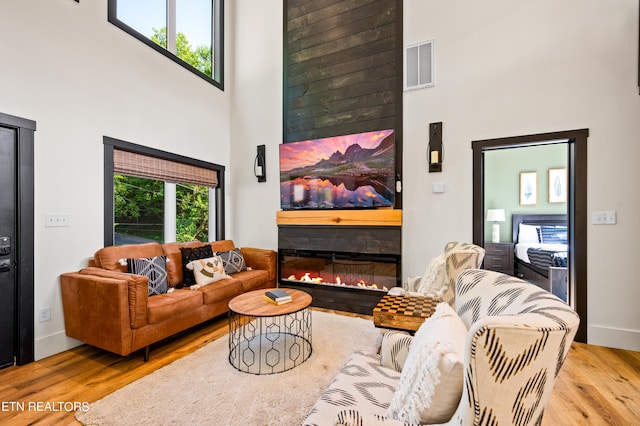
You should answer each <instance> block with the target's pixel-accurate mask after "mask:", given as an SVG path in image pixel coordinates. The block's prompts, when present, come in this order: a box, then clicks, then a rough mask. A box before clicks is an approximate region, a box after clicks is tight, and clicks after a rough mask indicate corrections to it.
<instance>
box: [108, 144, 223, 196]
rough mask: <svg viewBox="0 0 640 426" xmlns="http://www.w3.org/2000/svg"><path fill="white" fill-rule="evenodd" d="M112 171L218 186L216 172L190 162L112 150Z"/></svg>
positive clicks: (142, 176) (128, 174)
mask: <svg viewBox="0 0 640 426" xmlns="http://www.w3.org/2000/svg"><path fill="white" fill-rule="evenodd" d="M113 173H116V174H121V175H127V176H135V177H141V178H148V179H156V180H162V181H165V182H174V183H191V184H195V185H203V186H209V187H217V186H218V172H217V171H215V170H210V169H205V168H202V167H197V166H192V165H190V164H184V163H177V162H175V161H170V160H164V159H162V158H156V157H149V156H147V155H142V154H137V153H135V152H129V151H121V150H119V149H114V150H113Z"/></svg>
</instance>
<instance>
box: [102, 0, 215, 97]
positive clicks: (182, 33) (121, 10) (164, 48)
mask: <svg viewBox="0 0 640 426" xmlns="http://www.w3.org/2000/svg"><path fill="white" fill-rule="evenodd" d="M108 2H109V18H108V19H109V22H111V23H112V24H114V25H115V26H117V27H118V28H120V29H122V30H123V31H125V32H127V33H128V34H130V35H132V36H134V37H135V38H137V39H138V40H140V41H142V42H143V43H145V44H146V45H148V46H150V47H152V48H153V49H155V50H157V51H158V52H160V53H162V54H163V55H165V56H167V57H168V58H170V59H172V60H173V61H175V62H177V63H178V64H180V65H181V66H183V67H185V68H186V69H188V70H190V71H191V72H193V73H194V74H196V75H198V76H200V77H201V78H204V79H205V80H207V81H209V82H210V83H212V84H214V85H215V86H216V87H218V88H220V89H223V88H224V84H223V66H222V63H223V60H222V58H223V45H224V43H223V34H224V26H223V22H224V0H108Z"/></svg>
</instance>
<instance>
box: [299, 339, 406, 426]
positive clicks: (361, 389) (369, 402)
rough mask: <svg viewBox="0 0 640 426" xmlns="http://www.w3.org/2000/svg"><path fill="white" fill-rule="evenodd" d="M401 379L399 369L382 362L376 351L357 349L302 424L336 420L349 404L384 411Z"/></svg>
mask: <svg viewBox="0 0 640 426" xmlns="http://www.w3.org/2000/svg"><path fill="white" fill-rule="evenodd" d="M399 379H400V373H398V372H397V371H395V370H392V369H389V368H385V367H383V366H381V365H380V360H379V358H378V357H377V356H376V355H375V354H369V353H366V352H363V351H357V352H355V353H354V354H353V355H351V357H350V358H349V359H348V360H347V362H346V363H345V365H344V367H342V369H341V370H340V372H339V373H338V374H337V375H336V377H335V379H333V382H331V385H329V387H328V388H327V389H326V390H325V391H324V393H323V394H322V396H321V397H320V399H319V400H318V401H316V403H315V405H314V406H313V408H312V409H311V412H310V413H309V415H308V416H307V418H306V419H305V420H304V422H303V424H304V425H333V424H336V417H337V414H338V413H339V412H341V411H342V410H345V409H350V408H352V409H358V410H360V411H362V412H366V413H369V414H378V415H384V414H385V412H386V410H387V408H388V407H389V401H390V400H391V398H392V396H393V393H394V392H395V390H396V387H397V386H398V381H399Z"/></svg>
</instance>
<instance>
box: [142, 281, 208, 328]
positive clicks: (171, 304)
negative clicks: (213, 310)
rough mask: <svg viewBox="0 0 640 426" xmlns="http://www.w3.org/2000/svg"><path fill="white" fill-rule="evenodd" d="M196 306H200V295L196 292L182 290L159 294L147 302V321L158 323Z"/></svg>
mask: <svg viewBox="0 0 640 426" xmlns="http://www.w3.org/2000/svg"><path fill="white" fill-rule="evenodd" d="M198 306H202V293H200V292H198V291H191V290H186V289H182V290H175V291H173V292H171V293H165V294H160V295H158V296H154V297H150V298H149V301H148V302H147V321H148V322H149V324H155V323H159V322H162V321H164V320H167V319H170V318H172V317H174V316H176V315H178V314H181V313H184V312H186V311H188V310H191V309H196V308H197V307H198Z"/></svg>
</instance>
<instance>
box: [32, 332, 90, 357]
mask: <svg viewBox="0 0 640 426" xmlns="http://www.w3.org/2000/svg"><path fill="white" fill-rule="evenodd" d="M82 344H83V343H82V342H81V341H80V340H76V339H72V338H71V337H67V335H66V334H65V332H64V331H61V332H59V333H54V334H49V335H47V336H43V337H39V338H37V339H35V340H34V352H35V353H34V358H35V360H36V361H38V360H41V359H43V358H46V357H49V356H51V355H55V354H58V353H60V352H64V351H66V350H69V349H72V348H75V347H76V346H80V345H82Z"/></svg>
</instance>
